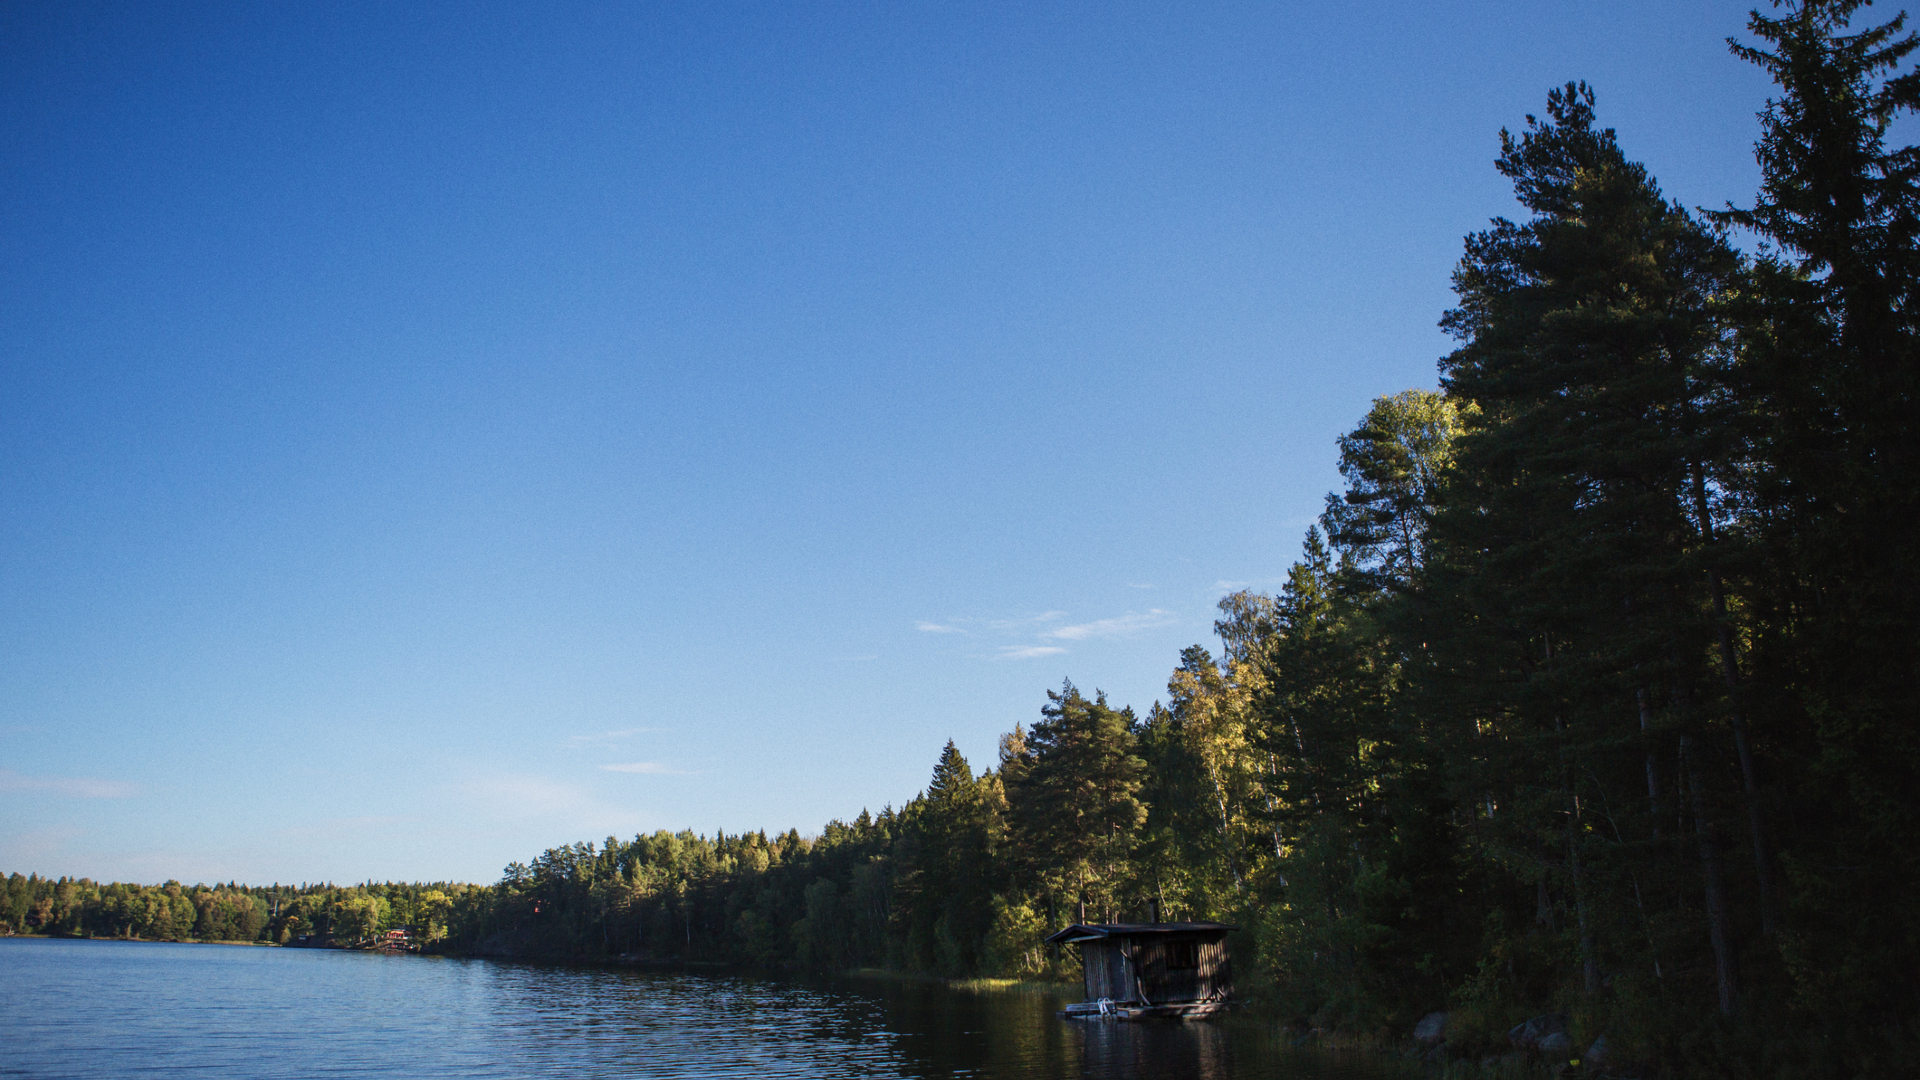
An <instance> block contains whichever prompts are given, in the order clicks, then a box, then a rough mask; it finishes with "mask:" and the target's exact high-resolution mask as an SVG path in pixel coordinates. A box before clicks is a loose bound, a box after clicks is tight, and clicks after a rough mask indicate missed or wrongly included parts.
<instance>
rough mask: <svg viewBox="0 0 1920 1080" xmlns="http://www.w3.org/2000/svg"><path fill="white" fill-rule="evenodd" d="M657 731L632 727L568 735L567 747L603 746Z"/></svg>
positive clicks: (655, 729) (656, 729)
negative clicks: (589, 733) (590, 733)
mask: <svg viewBox="0 0 1920 1080" xmlns="http://www.w3.org/2000/svg"><path fill="white" fill-rule="evenodd" d="M658 730H660V729H659V728H650V727H634V728H624V729H622V730H620V731H602V732H599V733H597V734H594V735H569V736H567V745H568V746H604V745H606V744H608V743H617V742H620V741H622V740H624V739H630V738H632V737H633V736H635V735H644V734H646V733H648V732H650V731H658Z"/></svg>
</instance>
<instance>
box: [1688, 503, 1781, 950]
mask: <svg viewBox="0 0 1920 1080" xmlns="http://www.w3.org/2000/svg"><path fill="white" fill-rule="evenodd" d="M1693 506H1694V512H1695V513H1696V514H1697V515H1698V516H1699V518H1700V535H1701V536H1702V537H1704V538H1705V539H1706V541H1707V543H1708V544H1709V545H1711V544H1712V543H1713V518H1712V515H1710V514H1709V513H1708V512H1707V485H1706V479H1705V477H1704V476H1703V475H1702V472H1701V470H1700V469H1699V468H1695V469H1694V471H1693ZM1707 588H1708V591H1709V592H1711V593H1712V596H1713V632H1714V636H1715V638H1716V643H1717V644H1718V645H1719V646H1720V674H1721V676H1722V677H1723V678H1725V679H1726V683H1727V703H1728V706H1729V709H1730V715H1729V717H1728V719H1730V720H1731V721H1732V722H1733V746H1734V750H1735V751H1736V752H1737V753H1738V754H1739V755H1740V783H1741V786H1742V788H1744V789H1745V794H1746V797H1747V831H1748V833H1749V834H1751V837H1752V841H1753V871H1754V876H1755V877H1756V878H1758V879H1759V885H1760V932H1761V933H1762V934H1764V935H1766V936H1767V937H1772V936H1773V930H1774V919H1773V874H1772V871H1771V866H1772V864H1773V860H1772V859H1771V858H1770V857H1769V853H1768V850H1767V839H1766V828H1765V821H1764V820H1763V817H1762V813H1761V809H1760V780H1759V777H1758V776H1757V775H1756V774H1755V771H1754V767H1753V750H1752V748H1751V746H1750V745H1749V740H1748V739H1747V718H1746V713H1745V710H1744V709H1743V708H1742V707H1741V701H1740V697H1741V694H1740V690H1741V687H1740V665H1739V664H1738V663H1737V662H1736V661H1735V659H1734V655H1733V639H1732V636H1731V635H1730V634H1728V633H1727V595H1726V591H1725V589H1724V588H1723V587H1722V585H1721V582H1720V574H1719V572H1718V571H1716V570H1712V569H1709V570H1708V571H1707Z"/></svg>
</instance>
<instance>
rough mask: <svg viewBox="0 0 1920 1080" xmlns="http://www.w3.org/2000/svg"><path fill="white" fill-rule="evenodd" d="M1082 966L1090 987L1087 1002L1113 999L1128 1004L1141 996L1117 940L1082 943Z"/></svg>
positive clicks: (1088, 987)
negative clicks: (1134, 984) (1135, 987)
mask: <svg viewBox="0 0 1920 1080" xmlns="http://www.w3.org/2000/svg"><path fill="white" fill-rule="evenodd" d="M1080 965H1081V969H1082V971H1083V973H1084V975H1085V979H1086V984H1087V1000H1088V1001H1099V1000H1100V999H1101V998H1112V999H1113V1000H1115V1001H1127V1000H1129V999H1131V998H1136V997H1139V996H1140V992H1139V991H1138V990H1135V989H1134V988H1133V973H1132V971H1130V970H1129V969H1128V967H1127V961H1126V958H1125V957H1124V956H1122V955H1121V953H1120V945H1119V943H1118V942H1115V941H1084V942H1081V943H1080Z"/></svg>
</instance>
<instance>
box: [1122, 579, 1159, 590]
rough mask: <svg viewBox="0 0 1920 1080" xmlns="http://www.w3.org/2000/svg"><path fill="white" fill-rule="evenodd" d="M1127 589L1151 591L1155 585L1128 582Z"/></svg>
mask: <svg viewBox="0 0 1920 1080" xmlns="http://www.w3.org/2000/svg"><path fill="white" fill-rule="evenodd" d="M1127 588H1129V589H1151V588H1153V585H1152V583H1151V582H1148V583H1142V582H1138V581H1129V582H1127Z"/></svg>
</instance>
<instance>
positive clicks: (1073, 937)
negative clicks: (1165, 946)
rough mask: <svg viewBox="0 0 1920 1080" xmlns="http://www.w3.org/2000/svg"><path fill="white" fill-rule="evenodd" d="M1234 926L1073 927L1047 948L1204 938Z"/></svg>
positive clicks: (1063, 932) (1149, 924)
mask: <svg viewBox="0 0 1920 1080" xmlns="http://www.w3.org/2000/svg"><path fill="white" fill-rule="evenodd" d="M1238 929H1240V928H1239V927H1237V926H1230V925H1228V924H1226V923H1217V922H1160V923H1092V924H1084V925H1083V924H1080V923H1075V924H1074V925H1072V926H1069V927H1067V928H1066V929H1065V930H1062V931H1060V932H1059V933H1056V934H1054V935H1053V936H1052V937H1049V938H1048V939H1047V944H1049V945H1072V944H1075V943H1077V942H1082V941H1106V940H1108V939H1110V938H1127V937H1152V936H1154V935H1157V934H1206V933H1225V932H1226V931H1228V930H1238Z"/></svg>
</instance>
